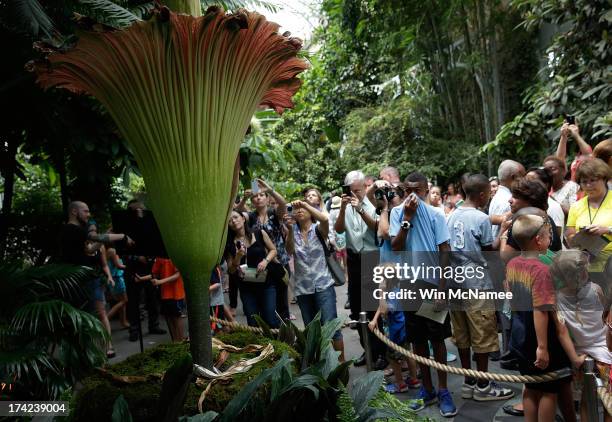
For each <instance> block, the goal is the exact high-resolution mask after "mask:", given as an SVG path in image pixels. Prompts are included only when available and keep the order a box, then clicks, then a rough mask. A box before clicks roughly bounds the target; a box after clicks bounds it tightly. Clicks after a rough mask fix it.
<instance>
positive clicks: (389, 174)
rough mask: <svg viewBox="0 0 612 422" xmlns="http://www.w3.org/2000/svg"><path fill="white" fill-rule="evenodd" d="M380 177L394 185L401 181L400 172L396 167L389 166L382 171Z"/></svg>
mask: <svg viewBox="0 0 612 422" xmlns="http://www.w3.org/2000/svg"><path fill="white" fill-rule="evenodd" d="M380 178H381V179H382V180H386V181H387V182H389V183H391V184H392V185H393V186H397V184H398V183H400V182H401V180H400V176H399V172H398V171H397V169H396V168H395V167H391V166H387V167H385V168H383V169H382V170H381V171H380Z"/></svg>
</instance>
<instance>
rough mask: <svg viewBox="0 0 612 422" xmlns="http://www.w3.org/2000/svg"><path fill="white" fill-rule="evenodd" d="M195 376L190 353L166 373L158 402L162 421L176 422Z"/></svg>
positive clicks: (158, 412)
mask: <svg viewBox="0 0 612 422" xmlns="http://www.w3.org/2000/svg"><path fill="white" fill-rule="evenodd" d="M192 378H193V361H192V359H191V355H190V354H189V353H185V354H184V355H183V356H180V357H179V358H178V359H177V360H176V361H175V362H174V364H173V365H172V366H171V367H170V369H168V370H167V371H166V373H165V374H164V382H163V384H162V388H161V392H160V393H159V402H158V404H157V414H158V420H159V421H160V422H175V421H176V420H177V419H178V417H179V416H180V414H181V413H182V410H183V405H184V404H185V397H186V396H187V389H188V388H189V385H190V384H191V379H192Z"/></svg>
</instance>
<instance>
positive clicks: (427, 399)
mask: <svg viewBox="0 0 612 422" xmlns="http://www.w3.org/2000/svg"><path fill="white" fill-rule="evenodd" d="M437 401H438V396H437V395H436V389H435V388H434V390H433V391H431V392H427V391H426V390H425V387H423V386H421V388H420V389H419V392H418V394H417V396H416V398H415V399H414V400H412V401H411V402H410V405H409V407H410V409H411V410H412V411H413V412H419V411H421V410H423V409H425V407H426V406H430V405H432V404H434V403H435V402H437Z"/></svg>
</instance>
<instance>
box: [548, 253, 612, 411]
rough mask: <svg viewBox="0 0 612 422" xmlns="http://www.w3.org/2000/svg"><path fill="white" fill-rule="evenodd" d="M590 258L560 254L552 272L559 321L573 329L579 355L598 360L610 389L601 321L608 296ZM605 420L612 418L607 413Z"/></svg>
mask: <svg viewBox="0 0 612 422" xmlns="http://www.w3.org/2000/svg"><path fill="white" fill-rule="evenodd" d="M588 264H589V260H588V255H587V254H586V253H584V252H582V251H579V250H576V249H571V250H568V251H564V252H562V253H560V254H558V255H557V256H556V257H555V258H554V259H553V263H552V266H551V267H550V272H551V274H552V276H553V277H554V278H555V281H557V283H558V285H557V288H558V289H559V290H558V292H557V305H558V308H559V319H560V320H561V322H565V325H566V326H567V328H568V329H569V332H570V334H571V337H572V339H573V341H574V346H575V348H576V352H577V353H584V354H587V355H589V356H591V357H592V358H593V359H595V361H596V364H597V368H598V370H599V374H600V378H601V380H602V381H603V384H604V385H605V386H606V388H608V386H609V379H610V365H611V364H612V353H610V351H609V350H608V348H607V346H606V331H607V330H606V326H605V324H604V323H603V321H602V319H601V315H602V312H603V307H604V302H605V300H604V294H603V291H602V290H601V287H599V286H598V285H597V284H595V283H593V282H591V281H590V280H589V273H588V271H587V267H588ZM580 375H582V374H581V373H579V374H578V376H577V377H576V379H575V382H574V386H575V388H576V390H575V391H576V392H577V393H578V394H580V391H581V390H582V388H581V387H582V377H581V376H580ZM586 412H587V409H586V401H585V397H584V391H582V403H581V406H580V420H587V413H586ZM604 414H605V420H606V421H607V422H610V421H612V416H610V415H609V414H608V413H607V412H604Z"/></svg>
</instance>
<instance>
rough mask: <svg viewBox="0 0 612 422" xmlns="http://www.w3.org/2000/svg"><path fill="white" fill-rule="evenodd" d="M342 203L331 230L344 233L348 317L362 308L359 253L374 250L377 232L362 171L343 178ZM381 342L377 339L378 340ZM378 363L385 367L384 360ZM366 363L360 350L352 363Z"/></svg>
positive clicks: (354, 316) (379, 353) (380, 352)
mask: <svg viewBox="0 0 612 422" xmlns="http://www.w3.org/2000/svg"><path fill="white" fill-rule="evenodd" d="M342 188H343V189H342V203H341V206H340V213H339V214H338V218H337V220H336V223H335V224H334V230H335V231H336V232H337V233H345V234H346V249H347V272H348V281H349V283H348V294H349V302H350V305H351V314H350V318H351V319H352V320H357V319H358V318H359V312H360V311H361V285H362V282H367V281H364V280H362V272H361V254H362V253H364V252H376V251H378V247H377V246H376V233H375V230H374V227H375V225H376V209H375V208H374V205H372V202H371V201H370V200H369V199H368V197H367V196H366V184H365V176H364V174H363V173H362V172H361V171H358V170H354V171H351V172H349V173H348V174H347V175H346V177H345V179H344V186H343V187H342ZM359 338H360V342H361V344H362V345H363V339H362V338H361V331H359ZM378 343H380V342H378ZM375 345H376V342H375V341H373V342H372V346H373V347H372V349H373V353H372V356H373V358H374V359H376V358H377V357H379V356H382V355H384V347H383V350H377V349H380V347H376V346H375ZM382 360H383V359H381V361H380V362H378V363H377V367H378V366H382V368H380V369H384V366H386V362H384V361H382ZM364 364H365V354H363V355H362V356H361V357H360V358H359V359H358V360H357V362H356V363H355V365H356V366H361V365H364Z"/></svg>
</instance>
